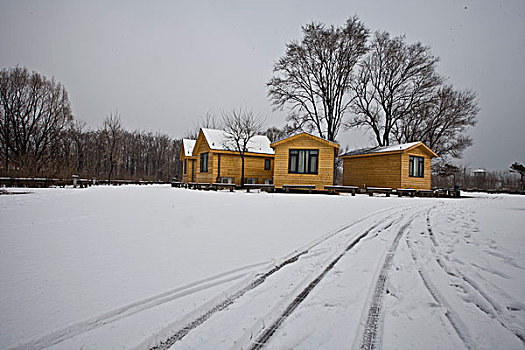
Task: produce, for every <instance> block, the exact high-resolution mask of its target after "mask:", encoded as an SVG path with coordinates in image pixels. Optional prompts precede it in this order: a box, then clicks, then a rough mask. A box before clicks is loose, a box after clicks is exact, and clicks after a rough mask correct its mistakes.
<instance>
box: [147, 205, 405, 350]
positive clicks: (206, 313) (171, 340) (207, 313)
mask: <svg viewBox="0 0 525 350" xmlns="http://www.w3.org/2000/svg"><path fill="white" fill-rule="evenodd" d="M413 207H415V205H413V204H411V205H403V206H398V207H395V208H387V209H383V210H380V211H377V212H375V213H372V214H370V215H367V216H365V217H363V218H361V219H359V220H356V221H354V222H352V223H350V224H347V225H344V226H342V227H339V228H338V229H336V230H334V231H333V232H330V233H328V234H327V235H325V236H323V237H321V238H320V239H318V240H316V241H314V242H312V243H311V244H309V245H307V246H306V247H303V248H302V250H301V251H300V252H299V253H295V254H294V255H292V256H291V257H290V258H288V259H287V260H285V261H284V262H282V263H281V264H279V265H277V266H275V267H274V268H273V269H271V270H270V271H268V272H266V273H264V274H262V275H260V276H259V277H258V278H256V279H255V280H253V281H252V282H251V283H249V284H248V285H246V286H244V287H243V288H241V289H240V290H238V291H237V292H235V293H233V294H231V295H229V296H228V297H226V298H224V299H223V300H222V301H221V302H219V303H217V304H216V305H214V306H212V307H210V308H208V309H205V310H203V312H202V313H201V314H200V315H198V316H197V317H195V318H193V319H192V320H190V321H189V322H187V323H186V324H185V325H184V326H183V327H182V328H179V329H178V330H176V331H174V332H172V333H171V335H170V336H169V337H168V338H166V339H165V340H163V341H161V342H160V343H158V345H156V346H153V347H151V348H150V350H163V349H169V348H170V347H171V346H172V345H174V344H175V343H176V342H178V341H180V340H181V339H183V338H184V337H185V336H186V335H187V334H188V333H189V332H190V331H191V330H193V329H195V328H197V327H198V326H200V325H201V324H202V323H204V322H205V321H206V320H208V319H209V318H210V317H211V316H212V315H214V314H215V313H217V312H219V311H222V310H224V309H226V308H227V307H228V306H230V305H232V304H233V303H234V302H235V301H236V300H237V299H239V298H240V297H242V296H243V295H244V294H246V293H247V292H249V291H251V290H253V289H254V288H256V287H258V286H259V285H261V284H262V283H263V282H265V281H266V279H267V278H268V277H270V276H271V275H273V274H275V273H277V272H278V271H280V270H282V269H283V267H285V266H287V265H289V264H292V263H295V262H297V261H298V260H299V258H300V257H301V256H303V255H306V254H307V253H309V252H310V250H311V249H312V248H314V247H317V246H318V245H320V244H321V243H324V242H327V241H328V240H330V239H331V238H333V237H334V236H336V235H338V234H340V233H342V232H344V231H346V230H348V229H349V228H351V227H353V226H356V225H357V224H361V223H363V222H365V221H366V220H369V219H374V218H376V217H377V216H380V215H381V214H388V213H390V215H388V216H386V217H384V216H381V219H380V220H377V221H375V222H374V223H373V224H372V225H371V226H370V227H369V228H368V229H367V230H366V231H365V234H364V235H360V236H359V237H358V239H357V242H358V241H359V240H361V239H362V238H363V237H364V236H366V235H367V234H368V233H369V232H370V231H372V230H374V229H375V228H377V227H378V226H379V225H380V224H381V223H383V222H385V221H387V220H388V218H390V217H392V216H393V215H396V214H398V213H399V212H402V211H405V210H409V209H412V208H413ZM390 225H391V224H389V225H388V227H389V226H390ZM361 236H362V237H361ZM355 241H356V239H355V238H354V239H353V240H352V242H355ZM357 242H355V244H357ZM355 244H353V245H355ZM353 245H352V243H350V245H349V246H348V247H350V246H352V247H353ZM348 247H347V249H351V248H348ZM343 254H344V253H343ZM337 260H339V259H337ZM334 264H335V263H334ZM332 267H333V266H332ZM323 276H324V274H323ZM318 278H319V276H318ZM321 279H322V277H321ZM315 280H317V278H316V279H314V281H312V282H311V283H310V284H309V285H311V284H314V282H315ZM319 281H320V279H319ZM319 281H317V282H316V283H315V285H316V284H317V283H319ZM315 285H313V286H312V288H313V287H315ZM307 288H308V287H307ZM308 293H309V292H307V294H308ZM301 294H302V293H301ZM307 294H306V295H307ZM306 295H305V296H306ZM297 298H298V299H300V296H298V297H297ZM297 305H298V304H297ZM289 307H290V306H289ZM295 307H297V306H295ZM295 307H293V309H295ZM293 309H290V310H289V313H291V312H292V311H293ZM286 317H287V316H285V317H283V319H282V321H283V320H284V318H286ZM282 321H281V322H280V323H282ZM280 323H279V325H280ZM275 329H277V328H275ZM274 332H275V330H274ZM272 334H273V332H272ZM269 336H270V337H271V334H269ZM268 339H269V337H268ZM257 343H261V346H262V345H264V341H262V340H259V339H258V341H257V342H256V344H257ZM253 346H255V345H253Z"/></svg>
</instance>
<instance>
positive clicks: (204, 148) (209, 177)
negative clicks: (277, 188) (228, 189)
mask: <svg viewBox="0 0 525 350" xmlns="http://www.w3.org/2000/svg"><path fill="white" fill-rule="evenodd" d="M192 156H193V157H195V181H194V182H199V183H214V182H222V183H234V184H237V185H240V184H241V173H242V162H241V156H240V155H239V153H238V152H237V151H235V147H234V146H233V144H232V142H231V141H230V140H228V139H227V134H226V132H225V131H223V130H216V129H204V128H203V129H201V130H200V131H199V136H198V137H197V140H196V142H195V146H194V148H193V153H192ZM273 158H274V151H273V149H271V148H270V140H269V139H268V138H267V137H266V136H262V135H256V136H254V137H253V138H252V139H251V140H250V142H249V143H248V152H246V153H245V154H244V178H245V181H244V183H251V184H264V183H267V184H270V183H272V178H273V166H274V161H273Z"/></svg>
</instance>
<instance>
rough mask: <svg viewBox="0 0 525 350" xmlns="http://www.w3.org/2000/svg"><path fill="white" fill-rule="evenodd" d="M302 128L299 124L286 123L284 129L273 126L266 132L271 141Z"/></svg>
mask: <svg viewBox="0 0 525 350" xmlns="http://www.w3.org/2000/svg"><path fill="white" fill-rule="evenodd" d="M298 130H300V128H299V127H298V126H297V125H285V126H284V127H283V128H282V129H279V128H278V127H276V126H272V127H270V128H268V129H266V131H265V132H264V134H265V135H266V137H268V139H269V140H270V142H275V141H278V140H281V139H284V138H285V137H288V136H290V135H293V134H295V133H296V132H297V131H298Z"/></svg>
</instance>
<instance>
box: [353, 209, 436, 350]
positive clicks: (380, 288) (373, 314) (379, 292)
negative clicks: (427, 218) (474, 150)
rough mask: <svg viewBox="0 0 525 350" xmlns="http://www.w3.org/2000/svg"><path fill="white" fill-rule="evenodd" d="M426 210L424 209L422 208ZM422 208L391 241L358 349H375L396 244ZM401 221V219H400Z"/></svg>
mask: <svg viewBox="0 0 525 350" xmlns="http://www.w3.org/2000/svg"><path fill="white" fill-rule="evenodd" d="M424 210H426V209H424ZM424 210H419V211H417V212H416V213H414V214H412V215H411V216H410V217H409V219H408V220H407V221H406V222H405V223H404V224H403V226H401V228H400V229H399V231H398V233H397V234H396V237H395V238H394V241H393V242H392V244H391V246H390V249H389V250H388V252H387V254H386V257H385V260H384V262H383V265H382V267H381V270H380V272H379V276H378V278H377V281H376V284H375V288H374V291H373V292H372V298H371V302H370V306H369V308H368V316H367V318H366V322H365V325H364V329H363V337H362V339H361V344H360V346H359V348H360V349H365V350H371V349H376V347H377V345H378V344H377V339H378V336H379V327H380V321H381V316H382V311H383V310H382V309H383V298H384V296H385V291H386V282H387V277H388V273H389V270H390V267H391V266H392V261H393V259H394V255H395V252H396V250H397V246H398V245H399V241H400V240H401V237H402V236H403V234H404V233H405V232H406V231H407V230H408V227H409V226H410V225H411V224H412V221H414V218H415V217H416V216H417V215H418V214H419V213H421V212H423V211H424ZM400 221H401V220H400Z"/></svg>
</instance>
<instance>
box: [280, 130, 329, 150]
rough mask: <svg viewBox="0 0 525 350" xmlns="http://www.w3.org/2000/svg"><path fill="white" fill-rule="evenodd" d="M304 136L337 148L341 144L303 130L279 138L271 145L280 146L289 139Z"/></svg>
mask: <svg viewBox="0 0 525 350" xmlns="http://www.w3.org/2000/svg"><path fill="white" fill-rule="evenodd" d="M303 136H306V137H308V138H311V139H313V140H316V141H319V142H321V143H324V144H327V145H329V146H332V147H335V148H339V145H338V144H337V143H335V142H332V141H328V140H325V139H323V138H321V137H318V136H314V135H312V134H309V133H307V132H304V131H302V132H300V133H297V134H295V135H292V136H288V137H285V138H283V139H280V140H277V141H275V142H273V143H272V144H271V145H270V147H272V148H275V146H278V145H280V144H283V143H286V142H288V141H292V140H295V139H297V138H299V137H303Z"/></svg>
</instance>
